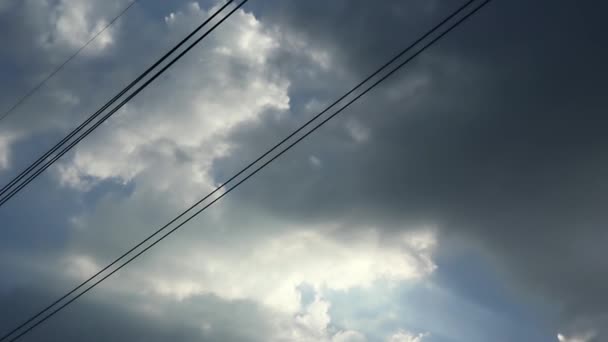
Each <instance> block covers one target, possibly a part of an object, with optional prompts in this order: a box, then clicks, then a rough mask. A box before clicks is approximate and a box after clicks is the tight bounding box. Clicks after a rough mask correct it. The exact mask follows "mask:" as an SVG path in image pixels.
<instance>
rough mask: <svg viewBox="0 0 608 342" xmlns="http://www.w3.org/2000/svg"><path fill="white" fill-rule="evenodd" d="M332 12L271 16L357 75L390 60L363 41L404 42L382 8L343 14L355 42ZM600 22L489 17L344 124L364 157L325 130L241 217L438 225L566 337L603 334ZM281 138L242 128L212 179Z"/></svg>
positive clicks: (551, 5) (255, 190) (532, 8)
mask: <svg viewBox="0 0 608 342" xmlns="http://www.w3.org/2000/svg"><path fill="white" fill-rule="evenodd" d="M341 5H343V6H346V5H345V3H343V2H336V3H334V4H333V5H332V6H330V10H329V13H327V12H325V11H326V10H327V8H326V7H323V6H319V7H316V6H315V5H311V4H310V3H306V4H303V3H301V2H295V1H294V2H287V3H284V5H283V6H282V7H280V10H279V11H277V12H276V15H277V16H278V17H279V16H280V17H281V18H290V19H294V20H290V21H289V24H286V23H285V22H284V21H281V23H283V24H285V25H288V26H290V27H291V29H293V30H294V31H298V32H303V35H306V36H307V37H308V39H309V41H312V42H315V43H317V42H319V43H318V44H321V45H328V46H331V47H332V50H333V51H339V53H338V54H337V55H338V56H341V55H342V54H344V55H348V56H352V57H350V58H344V59H339V61H345V62H346V63H345V64H344V65H348V66H349V68H350V69H349V70H350V71H351V73H352V74H354V75H359V74H360V73H361V70H362V69H364V67H365V66H368V65H374V64H379V63H380V61H381V60H383V59H385V58H386V56H387V49H374V48H370V47H373V46H374V44H376V42H377V40H376V36H384V37H391V39H394V38H395V37H401V36H400V35H399V36H396V35H395V34H394V32H408V29H407V25H406V24H403V25H402V26H397V27H398V28H397V27H396V26H394V25H398V24H397V23H398V22H399V20H398V19H393V16H383V15H381V14H382V13H384V12H383V11H386V8H389V7H390V6H389V5H387V7H386V8H384V7H383V9H381V10H377V11H374V10H373V9H370V7H369V6H364V5H363V4H352V3H349V5H348V9H349V13H350V14H352V15H349V16H346V17H342V18H341V20H342V23H343V25H344V27H348V28H351V27H354V30H352V31H351V30H347V29H344V30H340V29H335V26H334V25H336V24H335V23H334V22H332V21H330V20H329V19H328V18H330V17H332V18H333V17H334V16H338V14H337V12H338V8H339V7H340V6H341ZM409 5H410V4H403V8H408V9H409V8H410V7H408V6H409ZM334 6H335V8H334ZM440 8H443V6H440ZM267 10H268V11H272V9H267ZM410 12H412V11H410ZM413 12H415V10H414V11H413ZM273 13H274V12H273ZM313 13H315V14H313ZM391 13H393V14H394V16H397V14H396V13H401V12H400V11H392V12H391ZM601 13H602V11H601V10H600V9H598V8H592V7H582V6H580V4H573V3H570V2H544V3H542V4H541V3H535V4H529V3H527V2H526V3H524V2H496V3H494V4H493V5H491V6H490V8H488V9H487V10H484V11H483V12H482V13H480V14H479V15H478V16H476V17H475V18H474V19H473V20H471V22H469V23H468V24H466V27H463V28H461V29H459V31H458V32H455V33H454V34H453V35H451V36H450V37H448V39H446V40H445V42H443V43H441V44H440V45H439V46H438V47H437V48H435V49H434V50H433V51H432V52H429V53H427V54H425V56H423V57H422V58H421V59H420V60H419V61H418V62H416V63H413V64H412V66H411V67H410V68H409V70H408V71H404V72H403V73H402V74H401V75H400V77H399V79H398V80H393V81H391V82H388V83H389V84H387V85H385V86H384V87H383V89H382V90H378V91H376V92H375V94H373V95H371V96H368V97H367V98H365V99H364V100H363V101H362V102H361V103H360V104H358V105H356V106H355V107H354V108H352V109H351V110H350V111H349V113H348V114H345V115H344V116H345V117H346V116H349V117H352V118H356V120H358V121H359V122H361V123H362V125H363V126H365V127H367V128H368V129H369V131H370V132H371V133H370V134H371V138H370V140H369V141H368V142H366V143H357V142H356V141H354V140H353V139H352V137H350V136H349V135H348V130H347V129H345V127H344V126H343V123H344V121H342V122H341V121H340V120H346V118H342V119H338V120H336V122H334V123H333V124H332V125H329V127H327V128H325V129H324V132H319V133H316V134H315V135H314V137H313V138H312V139H310V141H308V142H306V143H304V144H302V145H303V146H300V147H298V148H297V149H295V151H294V152H293V153H291V154H290V155H289V156H287V157H285V158H283V160H281V161H280V162H279V163H277V165H274V166H273V167H270V168H269V169H268V170H267V171H264V175H261V176H260V177H259V179H258V180H257V181H255V182H252V184H250V185H247V186H245V187H244V189H243V190H242V191H241V194H240V196H239V203H240V204H242V203H255V204H256V205H257V206H259V207H260V208H263V209H264V210H270V211H272V212H273V213H275V214H277V215H286V216H288V217H291V218H295V219H298V220H302V221H310V220H313V221H314V220H327V219H330V220H331V219H338V218H340V219H343V218H347V219H351V220H353V221H354V222H362V221H363V222H375V223H379V222H383V223H382V224H380V225H383V226H385V227H391V226H392V227H395V228H398V227H401V226H403V225H404V222H427V223H431V224H437V225H438V226H440V227H441V230H442V232H443V234H444V236H445V238H446V241H447V240H448V238H451V237H453V236H465V237H466V238H467V239H472V240H473V241H478V242H480V243H481V246H483V248H484V249H485V250H486V255H488V257H489V258H491V260H493V262H495V265H497V266H501V267H502V266H506V267H505V268H504V273H505V274H506V275H508V276H509V277H510V278H512V279H513V280H515V283H516V284H519V285H521V286H522V287H521V288H522V289H524V292H525V293H528V294H530V293H533V294H534V295H533V296H540V297H544V298H546V299H549V300H550V301H553V302H555V303H558V304H559V305H560V309H559V310H560V311H561V312H562V313H563V316H562V317H563V318H564V319H565V322H575V321H586V320H587V321H589V322H593V321H596V320H599V321H600V322H601V321H602V320H603V318H602V317H605V315H606V312H607V311H606V310H607V309H606V307H607V304H608V303H606V302H605V300H603V298H604V297H605V296H604V292H605V289H606V288H608V278H607V277H606V276H605V274H607V272H606V271H608V263H606V262H605V261H604V260H605V258H604V257H602V255H603V254H604V252H603V247H602V246H603V245H605V244H606V242H608V235H607V234H606V232H605V229H604V226H605V225H606V222H607V221H608V217H607V216H606V213H605V210H604V209H603V203H605V202H606V200H608V198H607V197H608V191H607V190H608V189H607V188H606V185H605V184H606V182H605V175H606V172H607V171H608V160H607V158H606V152H607V150H608V139H607V138H606V134H605V129H606V127H607V124H608V120H607V119H606V118H605V115H604V112H605V110H604V109H605V104H604V95H605V94H604V91H603V87H602V85H601V84H602V79H604V77H605V76H606V75H607V71H608V70H607V69H606V67H605V65H604V63H602V62H601V61H602V60H605V58H606V57H607V55H608V50H607V49H606V46H605V44H597V42H599V41H601V40H602V33H601V32H602V31H601V30H598V29H599V28H600V27H601V25H602V24H601V23H602V18H601ZM269 16H270V17H272V15H269ZM397 17H398V18H402V19H403V21H404V22H406V21H407V16H397ZM380 18H381V19H380ZM349 20H350V21H349ZM376 23H377V24H378V25H375V24H376ZM369 27H374V28H375V30H370V32H368V31H365V30H364V29H363V28H369ZM404 40H405V41H407V40H408V39H404ZM401 43H402V44H404V43H405V42H404V41H401ZM395 44H396V43H395ZM362 50H365V52H361V51H362ZM334 56H335V55H334ZM353 59H354V61H353ZM425 78H426V79H427V80H428V82H427V83H425V82H421V81H420V80H421V79H422V80H423V81H424V79H425ZM333 84H335V86H334V88H340V87H342V88H344V87H345V86H344V85H342V84H336V83H333ZM416 84H419V85H420V86H419V87H418V89H417V90H415V91H414V92H410V93H408V92H407V89H411V87H412V85H416ZM408 87H409V88H408ZM400 90H401V91H402V93H403V96H402V97H401V98H398V97H397V99H395V94H399V91H400ZM292 92H294V93H297V90H296V89H294V88H292ZM290 126H295V122H289V123H285V122H277V121H273V120H272V119H271V118H269V120H268V121H267V122H264V123H261V124H259V126H257V127H251V126H246V127H243V130H242V131H240V132H239V133H238V134H236V135H235V138H236V139H240V141H242V143H241V144H240V146H241V153H236V154H234V155H232V156H230V160H226V161H225V164H222V163H219V164H218V168H220V169H223V168H224V167H225V168H233V167H235V165H238V162H236V161H240V160H243V159H246V158H247V157H246V156H248V155H255V152H254V151H256V150H259V149H261V147H258V146H260V145H261V146H267V144H269V141H270V140H272V139H273V138H275V137H274V136H273V137H272V138H269V137H267V135H268V132H286V131H288V130H289V129H290ZM269 127H270V129H268V128H269ZM276 135H277V136H280V135H282V134H280V133H276ZM257 142H261V143H259V144H256V143H257ZM310 155H314V156H315V157H316V158H319V159H320V160H321V162H322V165H323V166H322V167H323V171H322V172H319V171H317V170H315V169H314V168H313V167H311V166H310V165H309V162H308V158H309V156H310ZM221 173H223V172H221ZM294 180H297V181H294ZM563 324H564V325H568V323H563ZM589 325H595V328H589V329H601V326H603V324H600V323H596V324H589ZM604 336H605V335H601V334H599V333H598V335H597V337H596V338H598V339H602V338H603V337H604Z"/></svg>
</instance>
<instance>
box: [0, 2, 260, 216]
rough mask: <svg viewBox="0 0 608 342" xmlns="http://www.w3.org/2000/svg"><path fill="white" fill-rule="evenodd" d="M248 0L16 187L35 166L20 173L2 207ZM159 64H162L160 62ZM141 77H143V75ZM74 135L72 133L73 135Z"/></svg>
mask: <svg viewBox="0 0 608 342" xmlns="http://www.w3.org/2000/svg"><path fill="white" fill-rule="evenodd" d="M232 1H234V0H231V1H229V2H232ZM247 1H249V0H244V1H242V2H241V3H240V4H239V5H237V7H236V8H235V9H233V10H232V11H231V12H229V14H228V15H227V16H226V17H223V18H222V19H221V20H220V21H218V22H217V23H216V24H215V25H213V26H212V27H211V28H210V29H209V30H208V31H207V32H205V33H204V34H203V35H202V36H201V37H199V38H197V39H196V40H195V41H194V42H193V43H192V44H191V45H190V46H188V47H187V48H186V49H184V51H182V52H181V53H180V54H178V55H177V57H175V58H174V59H173V60H171V61H170V62H169V63H168V64H167V65H165V66H164V67H163V68H162V69H160V71H158V72H157V73H156V74H155V75H154V76H152V77H151V78H150V79H148V80H147V81H146V82H145V83H144V84H143V85H141V86H140V87H139V88H137V89H136V90H135V91H133V93H131V94H130V95H129V96H128V97H127V98H126V99H125V100H123V101H122V102H120V103H119V104H118V105H117V106H116V107H114V108H113V109H112V110H111V111H110V112H109V113H108V114H106V115H104V116H103V117H102V118H101V119H100V120H98V121H97V122H95V123H94V124H93V125H92V126H91V127H90V128H88V129H87V130H86V131H85V132H84V133H83V134H82V135H80V136H79V137H77V138H76V140H74V141H72V142H71V143H70V144H69V145H68V146H67V147H65V148H64V149H63V150H62V151H61V152H59V154H57V155H55V156H54V157H52V158H51V159H50V160H49V161H47V162H46V164H44V165H43V166H41V167H40V168H39V169H37V170H36V171H35V172H34V174H33V175H30V176H28V177H27V179H26V180H24V181H22V182H21V183H20V184H19V185H17V186H16V187H15V184H17V183H18V182H19V181H20V180H22V179H23V178H24V177H26V176H27V174H28V173H30V172H31V170H33V169H34V168H35V167H33V168H32V169H30V172H27V173H25V172H24V173H22V175H20V176H18V177H17V178H18V179H17V178H16V180H13V181H11V183H10V184H9V185H7V186H6V187H5V188H6V190H3V191H0V195H4V194H6V192H7V191H10V192H9V193H8V195H4V196H3V197H2V199H0V207H1V206H2V205H4V204H5V203H6V202H7V201H8V200H10V199H11V198H12V197H13V196H14V195H15V194H17V193H18V192H19V191H21V189H23V188H24V187H25V186H27V185H28V184H29V183H30V182H31V181H33V180H34V179H35V178H36V177H38V175H40V174H41V173H42V172H44V171H45V170H46V169H47V168H49V166H51V165H52V164H53V163H55V161H57V160H58V159H59V158H61V157H62V156H63V155H64V154H66V153H67V152H68V151H70V150H71V149H72V148H73V147H74V146H76V144H78V143H79V142H80V141H81V140H82V139H84V138H85V137H86V136H88V135H89V134H90V133H91V132H93V131H94V130H95V129H96V128H97V127H99V126H100V125H101V124H102V123H104V122H105V121H106V120H107V119H109V118H110V117H111V116H112V115H114V114H115V113H116V112H117V111H118V110H120V108H122V107H123V106H124V105H125V104H126V103H127V102H129V101H130V100H131V99H132V98H134V97H135V96H136V95H137V94H139V93H140V92H141V91H142V90H144V89H145V88H146V87H147V86H148V85H149V84H150V83H152V82H153V81H154V80H156V79H157V78H158V77H159V76H160V75H161V74H163V73H164V72H165V71H166V70H167V69H168V68H169V67H171V66H172V65H173V64H175V62H177V61H178V60H179V59H181V58H182V57H183V56H184V55H185V54H186V53H187V52H188V51H190V50H191V49H192V48H193V47H194V46H196V45H197V44H198V43H200V42H201V41H202V40H203V39H204V38H205V37H207V36H208V35H209V34H211V32H213V31H214V30H215V29H216V28H217V27H218V26H219V25H220V24H222V23H223V22H224V21H225V20H226V19H228V17H229V16H231V15H232V14H233V13H234V12H236V10H237V9H239V8H240V7H241V6H243V5H244V4H245V3H246V2H247ZM225 6H227V4H225V5H224V6H223V7H222V9H223V8H225ZM217 13H219V11H218V12H216V13H215V14H217ZM210 19H211V18H209V19H208V20H210ZM206 22H207V21H206ZM175 49H176V48H175ZM158 64H160V62H159V63H158ZM141 78H143V76H142V77H141ZM125 92H126V90H124V92H121V93H122V94H124V93H125ZM122 94H121V95H122ZM118 97H120V96H117V97H115V98H114V99H112V100H114V102H115V99H118ZM110 105H111V103H110V104H107V105H106V106H104V107H103V108H102V109H101V110H99V111H98V112H97V113H95V116H98V115H100V114H101V113H102V112H103V110H105V109H107V108H108V107H109V106H110ZM93 119H94V118H93ZM93 119H91V118H90V120H87V121H88V123H90V122H91V121H92V120H93ZM88 123H87V124H88ZM85 126H86V125H82V128H84V127H85ZM80 130H82V129H80ZM76 133H78V132H76ZM74 135H75V134H74ZM74 135H72V137H73V136H74ZM67 141H69V139H65V141H64V142H63V144H58V145H59V146H58V147H57V148H55V149H54V151H53V152H50V153H48V152H47V154H46V157H44V158H43V157H41V158H39V161H37V162H36V163H37V164H38V165H37V166H40V164H42V162H44V160H45V159H46V158H48V157H49V156H50V155H51V154H53V153H54V152H56V151H57V150H58V149H59V148H61V146H62V145H64V144H65V143H66V142H67ZM11 188H12V190H11Z"/></svg>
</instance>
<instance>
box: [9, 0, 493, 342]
mask: <svg viewBox="0 0 608 342" xmlns="http://www.w3.org/2000/svg"><path fill="white" fill-rule="evenodd" d="M491 1H492V0H485V1H484V2H482V3H481V4H480V5H479V6H478V7H476V8H475V9H473V10H472V11H471V12H469V13H467V14H466V15H465V16H463V17H462V18H461V19H459V20H458V21H456V22H455V23H454V24H452V25H451V26H450V27H449V28H448V29H446V30H445V31H443V32H442V33H441V34H439V35H438V36H437V37H435V38H434V39H432V40H431V41H430V42H429V43H427V44H425V45H424V46H423V47H422V48H421V49H420V50H418V51H417V52H415V53H414V54H413V55H412V56H410V57H409V58H407V59H406V60H405V61H403V62H402V63H400V64H399V65H397V66H396V67H395V68H393V69H392V70H391V71H389V72H388V73H387V74H386V75H384V76H383V77H381V78H380V79H379V80H377V81H376V82H374V83H373V84H372V85H371V86H369V87H368V88H367V89H365V90H364V91H363V92H362V93H360V94H359V95H357V96H356V97H355V98H353V99H352V100H350V101H348V102H347V103H346V104H345V105H344V106H342V107H341V108H340V109H338V110H337V111H336V112H334V113H333V114H332V115H330V116H329V117H327V118H326V119H324V120H323V121H321V122H320V123H318V124H317V125H315V126H314V127H313V128H312V129H310V130H309V131H308V132H306V133H305V134H304V135H302V136H301V137H300V138H298V139H297V140H295V141H294V142H292V143H291V144H289V145H288V146H287V147H285V148H284V149H283V150H281V151H280V152H279V153H278V154H276V155H275V156H274V157H272V158H271V159H269V160H268V161H266V162H265V163H263V164H262V165H260V166H259V167H257V168H256V169H255V170H254V171H253V172H252V173H250V174H248V175H247V176H246V177H245V178H243V179H242V180H240V181H239V182H237V183H236V184H235V185H233V186H232V187H230V188H229V189H227V190H226V191H225V192H224V193H222V194H221V195H220V196H218V197H217V198H215V199H214V200H213V201H211V202H210V203H208V204H207V205H205V206H204V207H202V208H201V209H199V210H198V211H196V212H195V213H194V214H192V215H191V216H190V217H188V218H187V219H186V220H185V221H183V222H182V223H180V224H179V225H177V226H176V227H174V228H173V229H171V230H170V231H168V232H167V233H165V234H164V235H162V236H161V237H160V238H159V239H158V240H156V241H154V242H153V243H152V244H150V245H149V246H147V247H146V248H144V249H143V250H141V251H140V252H138V253H137V254H135V255H134V256H132V257H131V258H129V259H128V260H127V261H125V262H124V263H123V264H121V265H120V266H119V267H117V268H116V269H114V270H113V271H112V272H110V273H108V274H107V275H105V276H104V277H103V278H101V279H99V280H98V281H96V282H95V283H93V284H92V285H90V286H89V287H87V288H86V289H85V290H84V291H83V292H81V293H79V294H78V295H76V296H75V297H73V298H71V299H70V300H69V301H67V302H66V303H64V304H63V305H61V306H60V307H58V308H57V309H55V310H54V311H52V312H51V313H49V314H48V315H47V316H45V317H44V318H43V319H41V320H40V321H38V322H37V323H36V324H34V325H33V326H31V327H29V328H28V329H27V330H25V331H23V332H22V333H20V334H19V335H17V336H16V337H15V338H13V339H11V340H10V342H13V341H16V340H17V339H19V338H20V337H22V336H23V335H25V334H26V333H28V332H29V331H31V330H32V329H34V328H35V327H36V326H38V325H39V324H41V323H42V322H44V321H46V320H47V319H49V318H50V317H51V316H53V315H55V314H56V313H58V312H59V311H60V310H62V309H63V308H65V307H66V306H68V305H70V304H71V303H72V302H74V301H75V300H76V299H78V298H80V297H81V296H83V295H84V294H85V293H87V292H88V291H90V290H91V289H93V288H94V287H96V286H97V285H99V284H100V283H101V282H103V281H105V280H106V279H107V278H109V277H110V276H112V275H113V274H114V273H116V272H118V271H119V270H120V269H122V268H123V267H125V266H126V265H127V264H129V263H130V262H132V261H133V260H135V259H136V258H138V257H139V256H140V255H142V254H143V253H145V252H146V251H148V250H149V249H150V248H152V247H154V246H155V245H156V244H158V243H159V242H160V241H162V240H163V239H165V238H166V237H168V236H169V235H171V234H172V233H174V232H175V231H177V230H178V229H179V228H181V227H182V226H183V225H185V224H186V223H188V222H189V221H190V220H192V219H193V218H195V217H196V216H197V215H199V214H200V213H202V212H203V211H204V210H206V209H207V208H209V207H210V206H211V205H213V204H215V203H216V202H217V201H219V200H220V199H222V198H223V197H224V196H226V195H227V194H228V193H230V192H231V191H233V190H234V189H235V188H237V187H238V186H240V185H241V184H242V183H244V182H245V181H247V180H248V179H249V178H251V177H253V176H254V175H255V174H257V173H258V172H259V171H260V170H262V169H263V168H265V167H266V166H267V165H269V164H270V163H272V162H273V161H274V160H276V159H277V158H279V157H280V156H281V155H283V154H284V153H285V152H287V151H288V150H290V149H291V148H292V147H294V146H295V145H296V144H298V143H299V142H301V141H302V140H303V139H305V138H306V137H308V136H309V135H310V134H312V133H313V132H315V131H316V130H317V129H319V128H320V127H321V126H323V125H324V124H326V123H327V122H328V121H329V120H331V119H332V118H334V117H335V116H337V115H338V114H340V113H341V112H342V111H344V110H345V109H347V108H348V107H349V106H350V105H351V104H353V103H354V102H356V101H357V100H359V99H360V98H361V97H363V96H364V95H365V94H367V93H368V92H369V91H371V90H372V89H373V88H375V87H376V86H378V85H379V84H380V83H382V82H383V81H385V80H386V79H387V78H389V77H390V76H392V75H393V74H394V73H395V72H397V71H398V70H399V69H401V68H402V67H403V66H405V65H406V64H407V63H409V62H410V61H411V60H413V59H414V58H416V57H417V56H418V55H420V54H421V53H422V52H424V51H425V50H426V49H427V48H429V47H430V46H432V45H433V44H434V43H436V42H437V41H438V40H440V39H441V38H443V37H444V36H445V35H446V34H447V33H449V32H450V31H452V30H453V29H454V28H456V27H457V26H459V25H460V24H461V23H462V22H464V21H465V20H467V19H468V18H469V17H471V16H472V15H473V14H475V13H476V12H477V11H479V10H480V9H481V8H482V7H484V6H485V5H487V4H488V3H489V2H491ZM332 106H333V105H332ZM330 107H331V106H330ZM328 108H329V107H328ZM258 160H259V159H258ZM235 177H236V176H235ZM235 177H233V178H235ZM233 178H231V179H233ZM220 188H221V186H220V187H218V189H220ZM218 189H216V190H214V192H216V191H217V190H218ZM211 194H212V193H211ZM211 194H209V195H207V196H205V198H203V200H204V199H206V198H208V197H209V196H210V195H211ZM203 200H201V201H199V202H197V204H199V203H200V202H202V201H203ZM195 206H196V205H195ZM193 207H194V206H193ZM193 207H190V208H189V209H188V210H187V211H185V212H183V213H182V214H180V215H179V216H178V217H176V218H175V219H173V220H172V221H171V222H170V223H168V224H167V225H169V224H171V223H173V222H175V221H176V220H177V219H179V218H181V217H182V216H183V215H184V214H185V213H187V212H188V211H190V210H191V209H192V208H193ZM162 229H164V228H162ZM158 232H159V231H157V232H156V233H155V234H154V235H156V234H157V233H158ZM151 237H152V236H150V237H149V238H151ZM149 238H148V239H149Z"/></svg>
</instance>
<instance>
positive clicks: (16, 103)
mask: <svg viewBox="0 0 608 342" xmlns="http://www.w3.org/2000/svg"><path fill="white" fill-rule="evenodd" d="M138 1H139V0H133V1H131V3H129V5H127V6H126V7H125V8H124V9H123V10H122V11H121V12H120V13H118V15H116V16H115V17H114V18H113V19H112V20H111V21H110V22H109V23H107V24H106V26H104V27H103V28H102V29H101V30H99V31H98V32H97V33H95V35H94V36H93V37H91V38H90V39H89V40H88V41H87V42H86V43H84V45H82V46H81V47H80V48H79V49H78V50H76V52H74V53H73V54H72V55H71V56H70V57H68V58H67V59H66V60H65V61H64V62H63V63H61V64H60V65H59V66H58V67H57V68H55V70H53V71H52V72H51V73H50V74H48V75H47V76H46V77H45V78H44V79H43V80H42V81H40V82H39V83H38V84H36V85H35V86H34V87H33V88H32V89H30V90H29V91H28V92H27V93H25V94H24V95H23V96H21V98H19V100H17V102H15V104H13V105H12V106H11V107H10V108H9V109H8V110H7V111H6V112H4V114H2V116H0V121H2V120H4V118H6V117H7V116H8V115H10V114H11V113H12V112H13V111H14V110H15V109H17V107H19V106H20V105H21V104H22V103H23V102H25V100H27V99H28V98H29V97H31V96H32V95H34V93H36V92H37V91H38V90H39V89H40V88H42V86H44V85H45V84H46V82H48V81H49V80H50V79H51V78H53V76H55V74H57V73H58V72H59V71H61V70H62V69H63V68H64V67H65V66H66V64H68V63H69V62H70V61H72V59H74V58H76V56H78V55H79V54H80V52H81V51H82V50H84V49H85V48H86V47H87V46H89V44H91V43H92V42H93V41H94V40H95V39H97V37H99V35H101V34H102V33H104V32H105V31H106V30H107V29H108V28H109V27H110V26H112V25H113V24H114V22H116V21H117V20H118V19H119V18H120V17H122V15H123V14H125V13H126V12H127V11H128V10H129V8H131V7H132V6H133V5H135V3H136V2H138Z"/></svg>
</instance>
